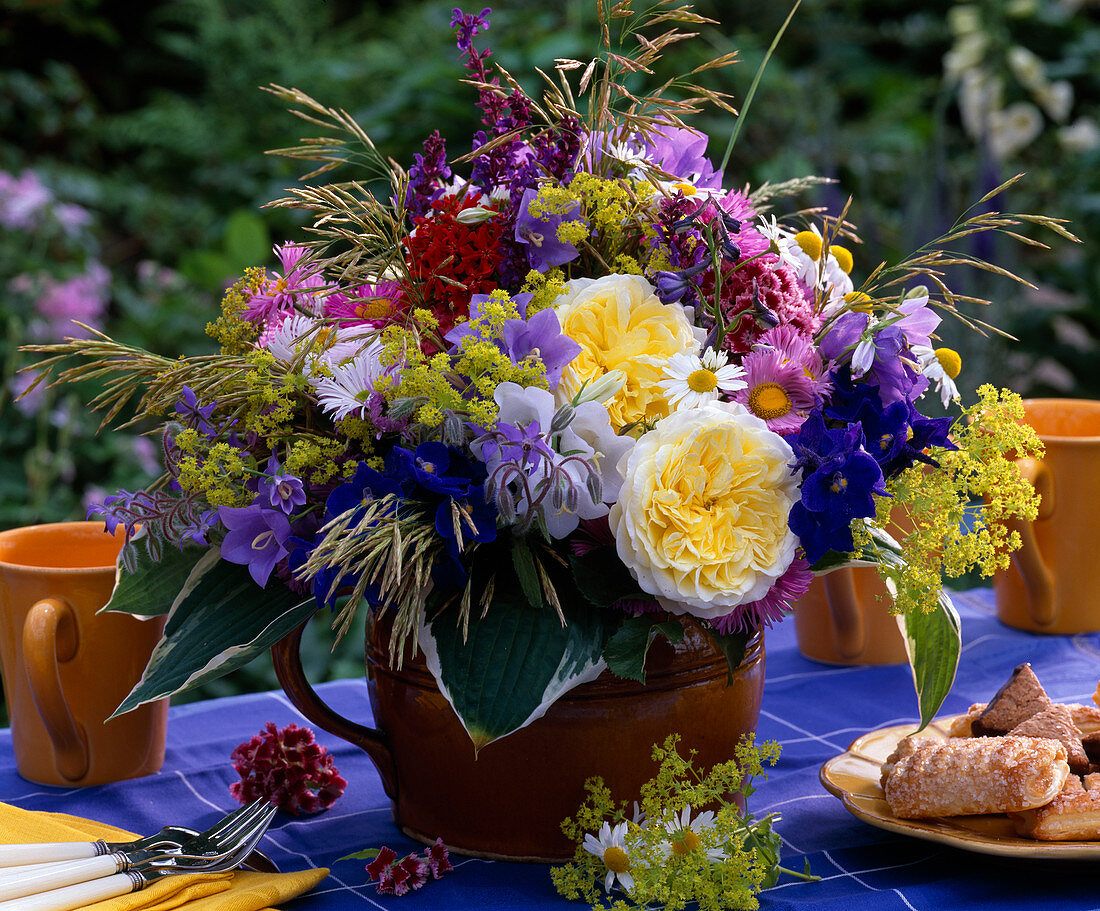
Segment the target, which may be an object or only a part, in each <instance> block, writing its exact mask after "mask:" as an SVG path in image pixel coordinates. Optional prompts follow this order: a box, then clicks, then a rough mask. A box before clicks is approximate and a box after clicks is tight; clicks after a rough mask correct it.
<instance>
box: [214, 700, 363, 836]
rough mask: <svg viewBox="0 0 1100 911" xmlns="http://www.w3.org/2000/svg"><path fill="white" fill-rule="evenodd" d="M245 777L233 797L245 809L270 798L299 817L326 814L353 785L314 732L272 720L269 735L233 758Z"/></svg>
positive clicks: (236, 784)
mask: <svg viewBox="0 0 1100 911" xmlns="http://www.w3.org/2000/svg"><path fill="white" fill-rule="evenodd" d="M229 758H230V759H231V760H232V762H233V768H234V769H236V770H237V773H238V774H239V775H240V776H241V780H240V781H235V782H233V784H231V785H230V786H229V793H230V794H232V795H233V796H234V797H235V798H236V799H237V800H239V801H240V802H241V803H242V804H246V803H250V802H252V801H253V800H256V799H257V798H258V797H266V798H267V799H268V800H270V801H271V802H272V803H273V804H275V805H276V806H277V807H278V808H279V809H280V810H285V811H286V812H287V813H290V814H292V815H294V816H298V815H299V814H301V813H317V812H318V811H320V810H327V809H328V808H329V807H331V806H332V805H333V804H334V803H335V802H336V800H337V798H339V797H340V795H341V794H343V793H344V789H345V788H346V787H347V786H348V783H347V782H346V781H345V780H344V779H343V778H342V777H341V775H340V773H339V771H337V769H336V767H335V766H334V765H333V764H332V757H331V756H330V755H329V753H328V751H327V750H326V749H325V748H324V747H323V746H321V745H320V744H319V743H317V741H316V740H315V739H314V737H313V731H311V730H310V729H309V728H302V727H298V725H296V724H293V723H291V724H288V725H287V726H286V727H285V728H282V729H281V730H280V729H279V728H278V727H276V726H275V722H273V721H269V722H267V724H265V725H264V730H262V731H261V732H260V733H259V734H255V735H253V737H252V739H251V740H249V741H248V742H247V743H242V744H240V745H239V746H238V747H237V748H236V749H235V750H234V751H233V752H232V754H231V755H230V757H229Z"/></svg>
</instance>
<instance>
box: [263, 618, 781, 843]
mask: <svg viewBox="0 0 1100 911" xmlns="http://www.w3.org/2000/svg"><path fill="white" fill-rule="evenodd" d="M372 626H373V627H374V628H373V630H372V632H370V633H369V634H368V636H369V638H368V645H367V649H368V653H367V670H368V678H367V680H368V692H369V695H370V702H371V707H372V709H373V713H374V719H375V724H376V725H377V727H376V728H369V727H365V726H363V725H360V724H356V723H355V722H352V721H349V720H348V719H346V718H343V717H341V716H339V715H337V714H336V713H335V712H333V711H332V710H331V709H330V708H329V707H328V706H327V705H325V703H324V702H323V701H322V700H321V699H320V698H319V697H318V695H317V694H316V692H315V691H314V690H313V689H312V688H311V687H310V685H309V683H308V681H307V680H306V678H305V675H304V673H303V671H302V665H301V660H300V658H299V655H298V646H299V643H300V640H301V629H298V630H297V631H296V632H295V633H293V634H291V635H290V636H288V637H286V638H285V639H283V640H281V641H280V642H279V643H277V645H276V646H275V647H274V648H273V649H272V654H273V657H274V660H275V671H276V674H277V676H278V677H279V680H280V682H281V683H282V685H283V688H284V689H285V690H286V691H287V693H288V695H289V696H290V698H291V700H292V701H293V702H294V704H295V705H296V706H297V707H298V708H299V709H300V710H301V712H302V713H303V714H304V715H305V716H306V717H307V718H309V719H310V720H311V721H312V722H314V723H315V724H317V725H318V726H319V727H321V728H323V729H325V730H327V731H329V732H330V733H333V734H336V735H337V736H339V737H343V738H344V739H345V740H349V741H351V742H352V743H354V744H357V745H358V746H360V747H361V748H362V749H364V750H365V751H366V752H367V754H368V755H369V756H370V757H371V759H372V760H373V762H374V764H375V766H376V767H377V768H378V772H379V775H380V776H381V778H382V784H383V787H384V788H385V791H386V794H387V795H388V796H389V797H390V798H391V800H392V801H393V815H394V820H395V821H396V823H397V825H398V826H399V827H400V828H401V830H402V831H403V832H405V833H406V834H407V835H409V836H411V837H412V838H415V839H417V840H418V841H421V842H424V843H431V842H433V841H434V840H435V839H436V838H437V837H441V838H442V839H443V842H444V844H446V845H447V846H448V847H449V848H450V849H452V850H454V851H456V852H458V853H461V854H471V855H475V856H478V857H487V858H494V859H505V860H521V861H561V860H565V859H567V858H569V857H571V856H572V854H573V849H574V845H572V844H571V843H570V842H569V841H567V840H566V838H565V837H564V836H563V835H562V833H561V829H560V824H561V821H562V820H563V819H565V817H567V816H571V815H572V814H574V813H575V812H576V810H577V808H578V807H579V806H580V804H581V803H582V801H583V800H584V798H585V792H584V782H585V779H587V778H589V777H591V776H593V775H599V776H602V777H603V779H604V782H605V783H606V784H607V785H608V787H609V788H610V789H611V792H612V794H613V795H614V796H615V798H616V799H617V800H628V801H629V800H634V799H636V798H637V796H638V792H639V789H640V787H641V785H642V784H643V783H644V782H645V781H647V780H648V779H650V778H652V777H653V775H654V774H655V773H656V767H655V766H654V764H653V762H652V760H651V758H650V754H651V749H652V747H653V744H655V743H660V742H662V741H663V740H664V739H665V738H666V737H667V736H668V735H669V734H672V733H678V734H680V735H681V736H682V738H683V739H682V741H681V745H682V747H683V748H686V749H695V750H698V756H697V757H696V759H697V764H698V765H699V767H701V768H708V767H710V766H711V765H714V764H715V763H718V762H725V761H727V760H729V759H731V758H732V757H733V754H734V748H735V746H736V745H737V742H738V740H739V739H740V737H741V736H742V735H743V734H746V733H750V732H753V731H755V730H756V723H757V720H758V719H759V715H760V699H761V695H762V693H763V687H764V646H763V641H762V640H761V639H760V638H759V637H757V638H755V639H754V640H753V641H752V642H751V643H750V644H749V647H748V649H747V651H746V654H745V659H744V661H743V662H742V663H741V666H740V667H739V668H738V670H737V671H736V672H735V674H734V675H733V681H732V684H731V685H729V686H727V666H726V660H725V658H724V657H723V656H722V655H721V654H720V653H719V652H718V651H717V649H716V648H715V647H714V645H713V643H712V641H711V640H710V638H709V637H708V636H706V634H704V633H703V632H702V631H701V630H700V629H699V628H698V626H696V625H695V624H693V623H685V636H684V640H683V641H682V642H681V643H680V644H678V645H675V646H673V645H671V644H670V643H668V641H667V640H665V639H663V638H662V637H658V638H657V640H656V641H655V642H654V643H653V645H652V647H651V648H650V652H649V658H648V661H647V664H646V683H645V685H644V686H643V685H642V684H640V683H637V682H635V681H632V680H623V679H620V678H617V677H614V676H613V675H612V674H610V673H609V672H607V671H605V672H604V673H603V674H602V675H601V676H600V677H598V678H597V679H596V680H594V681H592V682H591V683H585V684H581V685H580V686H578V687H576V688H575V689H573V690H571V691H570V692H568V693H567V694H566V695H565V696H564V697H562V698H561V699H560V700H558V701H557V702H555V703H554V704H553V705H552V706H551V707H550V708H549V709H548V710H547V712H546V714H545V715H544V716H543V717H542V718H539V719H538V720H536V721H534V722H532V723H531V724H530V725H528V726H527V727H525V728H523V729H521V730H519V731H516V732H515V733H513V734H510V735H508V736H507V737H504V738H502V739H501V740H498V741H495V742H493V743H490V744H488V745H487V746H485V747H483V748H482V749H481V751H480V752H479V753H478V754H477V756H476V757H475V755H474V748H473V744H472V743H471V742H470V738H469V735H467V733H466V731H465V729H464V728H463V727H462V724H461V722H460V721H459V720H458V716H457V715H455V713H454V710H453V709H452V708H451V706H450V704H449V703H448V702H447V700H446V699H445V698H444V697H443V695H442V694H441V693H440V691H439V689H438V688H437V687H436V684H435V680H434V679H433V678H432V676H431V674H430V673H429V672H428V670H427V668H426V667H425V665H424V661H423V657H422V656H421V655H418V656H417V659H416V660H415V661H412V662H406V663H405V665H404V666H403V667H402V668H401V669H400V670H395V669H392V668H390V667H389V665H388V661H387V656H388V646H387V635H386V630H385V628H384V626H383V624H382V623H378V624H373V625H372Z"/></svg>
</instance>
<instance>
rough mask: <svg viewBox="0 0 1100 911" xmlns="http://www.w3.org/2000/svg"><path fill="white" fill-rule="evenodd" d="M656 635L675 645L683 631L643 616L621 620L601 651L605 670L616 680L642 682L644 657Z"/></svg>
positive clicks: (678, 625) (669, 622)
mask: <svg viewBox="0 0 1100 911" xmlns="http://www.w3.org/2000/svg"><path fill="white" fill-rule="evenodd" d="M658 633H661V634H662V635H663V636H664V637H665V638H666V639H668V641H669V642H672V643H674V644H675V643H677V642H679V641H680V640H681V639H683V638H684V628H683V627H682V626H680V624H679V623H676V622H674V621H665V622H663V623H661V622H657V621H655V620H654V619H653V618H652V617H647V616H645V615H643V616H641V617H630V618H629V619H627V620H624V621H623V622H622V624H621V625H620V626H619V628H618V629H617V630H615V632H614V633H612V635H611V637H610V638H609V639H608V640H607V645H606V646H605V647H604V650H603V657H604V660H605V661H606V662H607V667H608V670H610V671H611V673H612V674H615V675H616V676H618V677H626V678H628V679H630V680H637V681H638V682H639V683H645V659H646V655H648V654H649V647H650V645H652V644H653V640H654V639H655V638H657V634H658Z"/></svg>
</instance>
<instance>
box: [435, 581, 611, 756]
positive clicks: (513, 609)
mask: <svg viewBox="0 0 1100 911" xmlns="http://www.w3.org/2000/svg"><path fill="white" fill-rule="evenodd" d="M565 616H566V620H567V623H566V625H565V626H562V624H561V621H560V620H559V619H558V617H557V614H556V613H555V612H554V611H553V610H550V609H549V608H533V607H531V606H530V605H529V604H527V601H526V598H524V596H523V595H522V593H520V592H519V591H518V590H517V589H516V588H514V587H512V586H506V587H505V588H503V589H498V590H497V591H496V592H495V594H494V597H493V603H492V605H491V606H490V607H489V611H488V613H487V614H486V615H485V616H484V617H482V618H480V619H479V620H478V621H477V623H473V624H471V625H470V628H469V635H468V638H467V639H466V641H463V638H462V630H461V628H460V627H459V625H458V624H457V622H456V619H457V611H456V610H454V609H448V610H446V611H444V612H443V613H441V614H440V615H438V616H437V617H435V619H433V620H432V621H431V623H430V624H429V625H428V626H426V627H425V628H424V629H422V630H421V633H420V646H421V648H422V649H423V650H424V656H425V658H426V659H427V664H428V668H429V670H431V672H432V674H433V676H434V677H435V679H436V683H437V684H438V685H439V689H440V690H441V691H442V693H443V695H444V696H446V697H447V701H448V702H450V703H451V706H452V707H453V708H454V710H455V712H456V714H457V715H458V717H459V719H460V720H461V721H462V724H463V726H464V727H465V728H466V731H467V733H468V734H469V735H470V739H471V740H472V741H473V743H474V749H475V751H477V750H480V749H481V748H482V747H484V746H485V745H486V744H489V743H492V742H493V741H494V740H497V739H499V738H501V737H504V736H505V735H507V734H511V733H512V732H513V731H517V730H519V729H520V728H522V727H524V726H525V725H527V724H530V723H531V722H532V721H534V720H535V719H537V718H541V717H542V715H543V714H544V713H545V712H546V710H547V709H548V708H549V707H550V705H551V704H552V703H553V702H554V701H555V700H557V699H558V698H559V697H560V696H562V695H563V694H564V693H566V692H568V691H569V690H571V689H572V688H573V687H575V686H577V685H578V684H580V683H584V682H585V681H588V680H594V679H595V678H596V677H597V676H599V674H600V672H601V671H602V670H603V668H604V666H605V665H604V662H603V660H602V652H603V640H604V626H603V621H602V619H601V618H600V614H599V612H598V611H595V610H592V609H591V608H590V607H588V606H587V605H583V604H582V605H581V606H580V607H579V608H578V607H570V608H568V609H566V610H565Z"/></svg>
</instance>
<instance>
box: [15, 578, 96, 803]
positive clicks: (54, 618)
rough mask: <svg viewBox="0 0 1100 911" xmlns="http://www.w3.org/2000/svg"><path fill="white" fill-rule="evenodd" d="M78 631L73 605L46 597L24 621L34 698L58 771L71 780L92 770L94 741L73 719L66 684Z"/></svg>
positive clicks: (28, 667)
mask: <svg viewBox="0 0 1100 911" xmlns="http://www.w3.org/2000/svg"><path fill="white" fill-rule="evenodd" d="M77 645H78V633H77V627H76V618H75V617H74V616H73V612H72V608H70V607H69V605H68V604H66V603H65V602H64V601H59V600H58V599H56V598H43V599H42V600H41V601H39V602H38V603H37V604H35V605H34V607H32V608H31V609H30V611H29V612H28V614H27V619H26V620H24V621H23V660H24V663H25V664H26V668H27V683H28V684H29V685H30V691H31V698H32V699H34V704H35V707H36V708H37V709H38V714H39V715H40V716H41V718H42V723H43V724H44V725H45V727H46V733H47V734H49V735H50V740H51V741H52V742H53V747H54V753H55V761H56V763H57V771H58V772H59V773H60V774H61V777H62V778H64V779H66V780H67V781H79V780H80V779H81V778H83V777H84V776H85V775H87V774H88V764H89V761H90V757H89V755H88V740H87V738H86V737H85V735H84V730H83V728H81V726H80V724H79V722H78V721H77V720H76V719H75V718H73V714H72V712H70V711H69V706H68V703H67V702H66V701H65V691H64V689H63V688H62V686H61V670H60V665H61V664H63V663H64V662H66V661H71V660H72V659H73V658H74V657H75V656H76V649H77Z"/></svg>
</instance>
